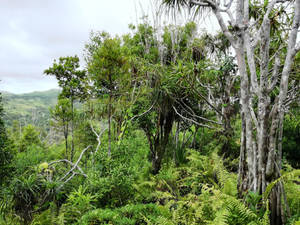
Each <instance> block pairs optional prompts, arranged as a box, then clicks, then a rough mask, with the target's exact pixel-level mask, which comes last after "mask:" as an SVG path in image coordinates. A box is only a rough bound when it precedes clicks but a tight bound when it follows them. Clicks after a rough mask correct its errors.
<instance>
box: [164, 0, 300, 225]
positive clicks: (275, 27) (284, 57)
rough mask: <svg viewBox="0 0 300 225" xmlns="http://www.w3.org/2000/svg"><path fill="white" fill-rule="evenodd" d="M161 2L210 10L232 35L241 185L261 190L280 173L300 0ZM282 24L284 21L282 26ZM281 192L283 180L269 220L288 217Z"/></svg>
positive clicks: (274, 195)
mask: <svg viewBox="0 0 300 225" xmlns="http://www.w3.org/2000/svg"><path fill="white" fill-rule="evenodd" d="M162 3H163V4H164V5H165V6H167V8H168V9H175V10H178V9H181V8H182V7H185V8H187V9H195V10H196V12H199V11H201V10H199V9H208V10H210V11H211V12H212V14H214V15H215V17H216V19H217V21H218V23H219V25H220V28H221V30H222V32H223V33H224V35H225V36H226V38H227V39H228V40H229V42H230V44H231V46H232V48H233V51H234V52H235V55H236V56H235V57H236V60H237V65H238V72H239V76H240V82H241V83H240V104H241V118H242V130H241V148H240V162H239V173H238V190H239V193H240V194H243V193H245V192H246V191H252V192H257V193H259V194H262V193H263V192H265V190H266V187H267V185H268V184H270V183H272V182H273V181H274V180H275V179H277V178H278V177H279V176H280V169H281V162H282V141H281V140H282V124H283V118H284V113H285V110H286V102H288V98H289V95H288V93H289V90H288V89H289V87H290V85H289V84H290V83H291V82H292V79H290V72H291V69H292V66H293V62H294V57H295V55H296V54H297V53H298V52H299V50H300V43H299V42H298V43H297V35H298V32H299V31H298V29H299V25H300V1H298V0H296V1H286V0H271V1H248V0H237V1H235V0H230V1H215V0H163V1H162ZM233 7H235V11H234V13H233V12H232V8H233ZM192 11H193V10H191V12H192ZM227 21H228V23H227ZM280 24H285V27H283V28H280V26H279V25H280ZM282 195H284V190H283V185H282V184H281V183H280V182H279V183H278V184H277V185H276V186H275V188H273V190H272V192H271V194H270V197H269V199H270V209H271V220H270V221H271V224H284V223H285V214H286V211H285V209H284V208H285V207H283V205H284V202H282V199H284V198H282Z"/></svg>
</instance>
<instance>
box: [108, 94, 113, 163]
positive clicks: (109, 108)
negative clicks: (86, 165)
mask: <svg viewBox="0 0 300 225" xmlns="http://www.w3.org/2000/svg"><path fill="white" fill-rule="evenodd" d="M111 95H112V93H111V91H110V92H109V102H108V152H107V154H108V156H109V157H110V156H111V99H112V96H111Z"/></svg>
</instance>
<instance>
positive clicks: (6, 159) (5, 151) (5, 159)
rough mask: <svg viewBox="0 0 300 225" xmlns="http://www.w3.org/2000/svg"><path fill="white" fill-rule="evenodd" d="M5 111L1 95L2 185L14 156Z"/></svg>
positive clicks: (0, 177)
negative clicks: (6, 126)
mask: <svg viewBox="0 0 300 225" xmlns="http://www.w3.org/2000/svg"><path fill="white" fill-rule="evenodd" d="M3 116H4V110H3V106H2V94H1V93H0V185H1V184H2V182H4V178H5V177H6V176H7V175H8V174H7V172H8V171H9V167H8V165H9V163H10V162H11V160H12V154H11V152H10V149H9V140H8V137H7V133H6V129H5V124H4V121H3Z"/></svg>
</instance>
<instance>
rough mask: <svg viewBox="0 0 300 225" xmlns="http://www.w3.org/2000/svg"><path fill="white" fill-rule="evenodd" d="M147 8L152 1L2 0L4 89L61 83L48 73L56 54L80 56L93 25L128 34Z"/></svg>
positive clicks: (0, 67) (0, 71)
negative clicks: (45, 72)
mask: <svg viewBox="0 0 300 225" xmlns="http://www.w3.org/2000/svg"><path fill="white" fill-rule="evenodd" d="M141 6H142V8H143V10H141ZM142 11H144V12H145V13H147V12H148V13H151V6H149V0H113V1H110V0H1V1H0V27H1V28H0V80H1V81H0V90H1V91H8V92H12V93H26V92H31V91H40V90H48V89H51V88H57V83H56V80H55V78H52V77H48V76H45V75H43V71H44V70H45V69H47V68H48V67H49V66H51V65H52V63H53V60H54V59H55V58H58V57H61V56H72V55H75V54H77V55H78V56H80V57H81V56H82V53H83V48H84V44H85V43H86V42H87V41H88V38H89V33H90V31H91V30H94V31H100V30H105V31H107V32H109V33H111V34H124V33H126V32H127V31H128V24H130V23H136V20H137V18H139V17H141V16H142V15H143V13H142Z"/></svg>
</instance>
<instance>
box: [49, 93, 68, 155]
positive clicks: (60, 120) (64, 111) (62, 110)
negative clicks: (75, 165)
mask: <svg viewBox="0 0 300 225" xmlns="http://www.w3.org/2000/svg"><path fill="white" fill-rule="evenodd" d="M72 113H73V112H72V107H71V102H70V100H69V99H67V98H63V99H58V102H57V105H56V106H55V107H54V108H53V109H50V115H51V118H52V119H53V120H52V124H53V125H54V126H56V127H58V128H62V130H63V134H64V138H65V147H66V157H68V136H69V124H70V121H71V120H72Z"/></svg>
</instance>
